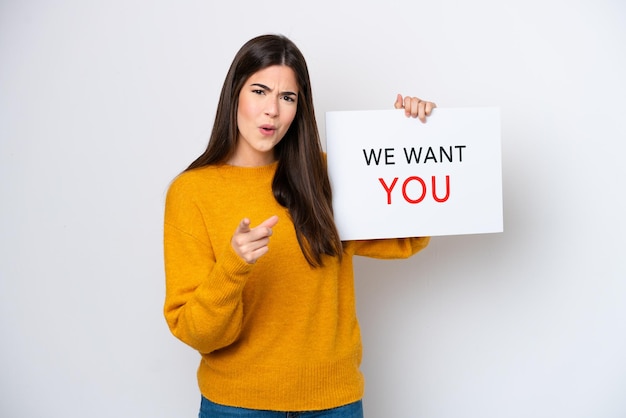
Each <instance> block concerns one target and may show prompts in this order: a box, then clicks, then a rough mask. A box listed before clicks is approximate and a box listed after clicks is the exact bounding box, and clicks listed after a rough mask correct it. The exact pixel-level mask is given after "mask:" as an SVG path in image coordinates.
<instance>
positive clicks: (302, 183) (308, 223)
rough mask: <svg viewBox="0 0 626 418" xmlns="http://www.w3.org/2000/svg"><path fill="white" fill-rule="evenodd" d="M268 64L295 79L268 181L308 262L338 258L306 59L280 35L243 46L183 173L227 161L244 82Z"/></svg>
mask: <svg viewBox="0 0 626 418" xmlns="http://www.w3.org/2000/svg"><path fill="white" fill-rule="evenodd" d="M272 65H286V66H288V67H290V68H291V69H292V70H293V72H294V73H295V75H296V78H297V82H298V88H299V94H298V107H297V111H296V116H295V118H294V120H293V122H292V123H291V126H290V127H289V130H288V131H287V133H286V134H285V136H284V137H283V139H282V140H281V141H280V142H279V143H278V144H277V145H276V146H275V148H274V151H275V155H276V158H277V159H278V167H277V168H276V173H275V175H274V179H273V182H272V191H273V193H274V197H275V198H276V201H277V202H278V203H280V204H281V205H282V206H284V207H286V208H287V209H288V210H289V214H290V215H291V218H292V221H293V224H294V226H295V229H296V236H297V238H298V243H299V244H300V248H301V249H302V252H303V254H304V256H305V257H306V259H307V261H308V262H309V264H310V265H311V266H313V267H318V266H321V265H323V260H322V256H324V255H329V256H338V257H341V255H342V252H343V247H342V244H341V241H340V239H339V233H338V232H337V228H336V227H335V222H334V218H333V213H332V192H331V187H330V181H329V179H328V173H327V171H326V162H325V159H324V156H323V153H322V146H321V142H320V137H319V131H318V128H317V122H316V120H315V111H314V109H313V95H312V92H311V81H310V79H309V70H308V68H307V64H306V61H305V59H304V56H303V55H302V53H301V52H300V50H299V49H298V47H296V45H295V44H294V43H293V42H292V41H291V40H289V39H288V38H286V37H284V36H281V35H262V36H259V37H256V38H253V39H251V40H250V41H248V42H247V43H246V44H244V45H243V46H242V47H241V49H240V50H239V52H237V54H236V55H235V58H234V60H233V62H232V64H231V66H230V69H229V70H228V74H227V75H226V79H225V80H224V85H223V87H222V92H221V94H220V99H219V103H218V106H217V113H216V115H215V123H214V125H213V130H212V132H211V137H210V139H209V145H208V146H207V149H206V150H205V151H204V153H203V154H202V155H200V156H199V157H198V158H197V159H196V160H195V161H194V162H193V163H191V165H190V166H189V167H188V168H187V170H191V169H194V168H198V167H203V166H207V165H218V164H223V163H225V162H226V161H227V160H228V159H229V158H230V157H231V156H232V154H233V152H234V150H235V145H236V143H237V134H238V130H237V107H238V105H239V92H240V91H241V89H242V87H243V84H244V82H245V81H246V80H247V79H248V78H249V77H250V76H251V75H252V74H254V73H256V72H257V71H260V70H262V69H264V68H267V67H270V66H272Z"/></svg>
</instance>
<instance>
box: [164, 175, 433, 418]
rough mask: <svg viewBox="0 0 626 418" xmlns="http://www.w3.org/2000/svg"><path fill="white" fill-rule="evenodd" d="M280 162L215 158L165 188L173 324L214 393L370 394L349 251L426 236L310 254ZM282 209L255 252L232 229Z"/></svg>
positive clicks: (287, 404)
mask: <svg viewBox="0 0 626 418" xmlns="http://www.w3.org/2000/svg"><path fill="white" fill-rule="evenodd" d="M276 166H277V163H274V164H271V165H268V166H264V167H255V168H244V167H233V166H209V167H204V168H200V169H196V170H192V171H188V172H185V173H183V174H181V175H180V176H178V177H177V178H176V179H175V180H174V182H173V183H172V185H171V186H170V189H169V191H168V194H167V201H166V208H165V227H164V251H165V273H166V298H165V307H164V313H165V317H166V320H167V323H168V325H169V327H170V329H171V331H172V333H173V334H174V335H175V336H176V337H177V338H179V339H180V340H182V341H183V342H184V343H186V344H188V345H189V346H191V347H193V348H194V349H196V350H198V351H199V352H200V354H201V355H202V359H201V362H200V366H199V368H198V383H199V387H200V391H201V392H202V394H203V395H204V396H205V397H206V398H208V399H210V400H211V401H213V402H216V403H219V404H223V405H230V406H239V407H244V408H252V409H267V410H281V411H303V410H320V409H327V408H333V407H337V406H340V405H345V404H348V403H350V402H354V401H357V400H359V399H361V397H362V396H363V377H362V375H361V372H360V370H359V366H360V362H361V335H360V331H359V325H358V323H357V318H356V309H355V296H354V282H353V267H352V256H353V255H364V256H369V257H377V258H403V257H409V256H410V255H412V254H414V253H416V252H417V251H419V250H421V249H422V248H424V247H425V246H426V245H427V244H428V238H411V239H399V240H376V241H352V242H347V243H345V245H344V248H345V255H344V257H343V261H342V262H339V260H338V258H330V257H326V258H325V259H324V267H323V268H311V267H310V266H309V264H308V263H307V261H306V259H305V258H304V256H303V254H302V252H301V250H300V247H299V245H298V242H297V240H296V235H295V231H294V226H293V223H292V222H291V219H290V217H289V213H288V211H287V210H286V209H285V208H284V207H282V206H280V205H279V204H278V203H277V202H276V200H275V199H274V197H273V194H272V191H271V183H272V178H273V176H274V172H275V170H276ZM272 215H278V216H279V218H280V220H279V221H278V224H277V225H276V226H275V227H274V228H273V235H272V237H271V240H270V251H269V252H268V253H267V254H266V255H264V256H263V257H261V258H260V259H259V260H258V261H257V263H256V264H253V265H250V264H247V263H245V262H244V261H243V260H242V259H240V258H239V257H238V256H237V255H236V254H235V252H234V251H233V249H232V247H231V246H230V239H231V237H232V234H233V233H234V231H235V229H236V227H237V225H238V224H239V222H240V221H241V219H243V218H244V217H247V218H250V220H251V221H252V225H251V226H252V227H254V226H256V225H258V224H259V223H260V222H262V221H264V220H265V219H267V218H269V217H270V216H272Z"/></svg>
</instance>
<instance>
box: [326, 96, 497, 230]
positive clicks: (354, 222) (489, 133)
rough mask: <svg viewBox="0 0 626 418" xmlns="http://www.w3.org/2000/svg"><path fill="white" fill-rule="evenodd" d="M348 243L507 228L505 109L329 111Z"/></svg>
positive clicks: (331, 158)
mask: <svg viewBox="0 0 626 418" xmlns="http://www.w3.org/2000/svg"><path fill="white" fill-rule="evenodd" d="M326 150H327V157H328V172H329V176H330V180H331V184H332V188H333V210H334V213H335V222H336V224H337V228H338V229H339V235H340V236H341V239H342V240H355V239H375V238H400V237H413V236H436V235H462V234H478V233H494V232H502V231H503V220H502V161H501V160H502V157H501V140H500V109H499V108H497V107H479V108H437V109H434V110H433V112H432V114H431V116H430V117H429V118H428V120H427V122H426V123H422V122H420V121H419V120H417V119H413V118H407V117H405V116H404V111H403V110H396V109H392V110H377V111H347V112H327V113H326Z"/></svg>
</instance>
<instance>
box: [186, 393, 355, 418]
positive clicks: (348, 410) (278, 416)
mask: <svg viewBox="0 0 626 418" xmlns="http://www.w3.org/2000/svg"><path fill="white" fill-rule="evenodd" d="M237 417H243V418H363V404H362V403H361V401H357V402H354V403H351V404H348V405H345V406H340V407H337V408H332V409H325V410H323V411H308V412H277V411H261V410H256V409H245V408H237V407H233V406H223V405H218V404H216V403H213V402H211V401H210V400H208V399H207V398H205V397H204V396H203V397H202V402H201V403H200V414H199V415H198V418H237Z"/></svg>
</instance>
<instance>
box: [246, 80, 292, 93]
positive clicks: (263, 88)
mask: <svg viewBox="0 0 626 418" xmlns="http://www.w3.org/2000/svg"><path fill="white" fill-rule="evenodd" d="M250 86H255V87H260V88H261V90H266V91H269V92H271V91H273V90H272V89H271V88H269V87H268V86H266V85H265V84H261V83H252V84H250ZM281 94H284V95H286V96H297V95H298V94H297V93H295V92H293V91H284V92H282V93H281Z"/></svg>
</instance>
